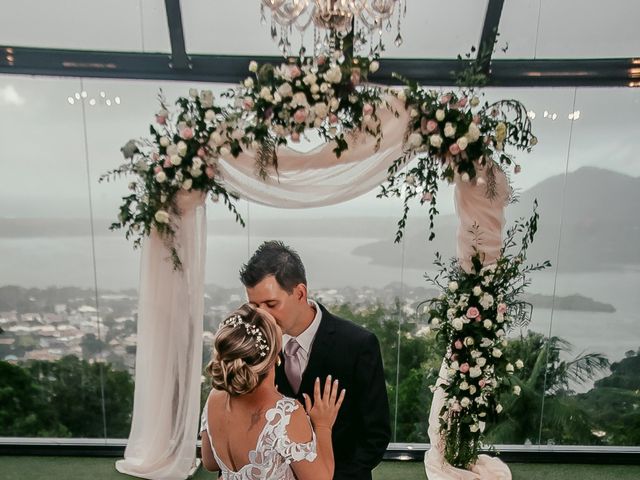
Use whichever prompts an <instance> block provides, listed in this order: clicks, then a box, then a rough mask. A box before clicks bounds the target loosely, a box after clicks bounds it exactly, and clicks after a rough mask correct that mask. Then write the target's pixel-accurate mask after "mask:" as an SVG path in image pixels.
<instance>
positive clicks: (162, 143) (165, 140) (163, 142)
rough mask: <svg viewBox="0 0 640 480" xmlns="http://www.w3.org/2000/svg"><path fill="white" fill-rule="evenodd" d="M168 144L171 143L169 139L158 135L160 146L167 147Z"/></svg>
mask: <svg viewBox="0 0 640 480" xmlns="http://www.w3.org/2000/svg"><path fill="white" fill-rule="evenodd" d="M169 145H171V140H169V138H168V137H160V146H162V147H165V148H166V147H168V146H169Z"/></svg>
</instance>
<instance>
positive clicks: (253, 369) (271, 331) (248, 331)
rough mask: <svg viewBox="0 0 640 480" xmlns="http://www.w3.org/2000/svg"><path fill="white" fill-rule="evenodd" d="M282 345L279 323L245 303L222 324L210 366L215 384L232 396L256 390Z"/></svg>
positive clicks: (209, 370)
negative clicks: (276, 323)
mask: <svg viewBox="0 0 640 480" xmlns="http://www.w3.org/2000/svg"><path fill="white" fill-rule="evenodd" d="M281 346H282V340H281V338H280V333H279V332H278V330H277V327H276V325H274V323H273V322H272V321H271V320H269V319H268V318H266V317H265V316H264V314H263V313H262V312H261V311H258V310H257V309H256V308H255V307H254V306H253V305H250V304H248V303H245V304H244V305H242V306H241V307H240V308H238V309H237V310H236V311H235V312H233V313H232V314H231V315H229V316H228V317H227V318H226V319H225V320H223V322H222V323H221V324H220V328H219V329H218V333H217V334H216V338H215V340H214V343H213V349H214V350H213V359H212V360H211V362H209V365H207V368H206V371H207V373H208V374H209V375H211V386H212V387H213V388H215V389H216V390H224V391H226V392H228V393H229V394H230V395H232V396H238V395H245V394H247V393H250V392H252V391H253V390H255V388H256V387H257V386H258V385H260V382H262V381H263V380H264V379H265V377H266V376H267V374H268V373H269V370H270V368H271V367H272V366H273V364H274V363H275V362H276V358H277V356H278V353H279V352H280V349H281Z"/></svg>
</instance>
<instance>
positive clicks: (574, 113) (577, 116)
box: [573, 110, 580, 120]
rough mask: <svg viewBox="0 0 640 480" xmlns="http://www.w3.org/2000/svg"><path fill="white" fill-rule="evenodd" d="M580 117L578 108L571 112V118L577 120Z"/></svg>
mask: <svg viewBox="0 0 640 480" xmlns="http://www.w3.org/2000/svg"><path fill="white" fill-rule="evenodd" d="M579 118H580V110H576V111H575V112H573V119H574V120H578V119H579Z"/></svg>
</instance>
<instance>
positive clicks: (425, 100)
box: [101, 57, 545, 480]
mask: <svg viewBox="0 0 640 480" xmlns="http://www.w3.org/2000/svg"><path fill="white" fill-rule="evenodd" d="M378 68H379V65H378V62H377V61H376V60H373V61H370V60H369V59H366V58H354V59H352V60H351V61H350V62H345V63H342V64H341V63H340V62H339V61H338V60H337V57H331V58H323V57H321V58H318V59H314V60H313V61H311V60H303V59H298V58H295V59H291V60H290V62H289V63H285V64H282V65H280V66H273V65H268V64H266V65H262V66H259V65H258V64H257V63H256V62H251V63H250V65H249V72H250V75H249V76H248V77H247V78H246V79H245V80H244V81H243V82H242V83H241V84H240V85H239V86H237V87H236V88H233V89H231V90H229V91H228V92H226V93H225V94H224V96H225V97H227V98H226V99H225V103H224V104H222V103H217V102H216V99H214V96H213V94H212V92H211V91H207V90H204V91H201V92H198V91H197V90H196V89H191V90H190V92H189V97H185V98H179V99H178V100H177V102H176V105H177V107H178V108H177V112H176V113H175V114H173V113H172V112H170V109H169V106H168V105H167V103H166V101H165V99H164V98H162V96H161V97H160V104H161V108H160V110H159V111H158V112H157V114H156V118H155V120H156V121H155V124H154V125H152V126H151V128H150V137H149V138H147V139H144V140H131V141H129V142H128V143H127V144H126V145H125V146H124V147H123V149H122V152H123V154H124V157H125V159H126V161H125V163H123V164H122V165H121V166H120V167H118V168H116V169H115V170H113V171H111V172H108V173H107V174H105V175H103V177H102V178H101V180H110V179H114V178H116V177H119V176H121V175H133V176H134V177H135V180H134V181H132V182H131V183H130V184H129V189H130V191H131V192H130V194H128V195H127V196H124V197H123V203H122V204H121V206H120V211H119V216H118V222H116V223H114V224H113V225H112V227H111V228H112V229H124V230H125V235H126V237H127V238H132V239H133V240H134V244H135V245H136V246H141V245H142V244H143V243H144V249H143V256H142V265H141V277H140V299H139V309H138V348H137V354H136V355H137V356H136V390H135V399H134V413H133V421H132V429H131V434H130V437H129V442H128V446H127V449H126V452H125V459H124V460H122V461H119V462H118V463H117V468H118V470H120V471H121V472H123V473H128V474H131V475H135V476H139V477H143V478H165V479H173V478H175V479H179V478H186V475H187V473H188V472H189V470H190V469H191V467H192V465H193V462H194V455H195V451H194V448H193V440H194V438H196V434H197V432H196V429H197V425H198V416H199V412H198V407H199V392H200V378H201V365H200V362H201V358H202V342H201V338H202V317H203V284H204V263H205V262H204V258H205V254H206V252H205V243H206V242H205V238H206V221H205V203H206V200H207V197H209V198H211V200H212V201H213V202H216V203H218V202H222V203H224V204H225V205H226V206H227V208H228V209H229V210H230V211H231V213H232V214H233V215H234V216H235V218H236V220H237V221H238V222H240V223H241V224H243V225H244V222H243V219H242V217H241V215H240V214H239V212H238V211H237V209H236V206H235V201H236V200H237V199H238V198H243V199H246V200H248V201H253V202H257V203H261V204H264V205H269V206H274V207H282V208H305V207H315V206H323V205H331V204H336V203H340V202H344V201H346V200H349V199H352V198H355V197H357V196H359V195H361V194H363V193H365V192H367V191H371V190H373V189H375V188H379V189H380V194H379V195H378V196H380V197H388V196H403V197H404V209H403V216H402V218H401V220H400V221H399V222H398V231H397V234H396V241H400V240H401V238H402V234H403V230H404V226H405V222H406V218H407V215H408V212H409V208H410V202H412V201H414V200H415V201H417V202H418V203H419V204H421V205H427V206H428V209H429V218H430V231H431V238H432V237H433V235H434V233H433V219H434V216H435V215H436V214H437V193H438V180H440V179H445V180H447V181H448V182H449V183H450V184H453V185H454V190H455V200H456V210H457V213H458V217H459V221H460V224H459V227H458V238H457V245H458V249H457V261H456V262H454V263H453V264H452V265H450V266H448V267H447V266H445V265H444V264H443V263H442V261H441V260H440V259H439V258H438V260H437V262H439V263H438V265H440V266H441V267H442V275H443V276H445V277H446V278H447V279H448V281H445V282H444V283H443V282H442V279H443V278H442V276H441V277H436V278H435V279H433V280H434V282H435V283H436V284H438V285H440V286H441V287H442V291H443V293H442V295H441V296H440V297H438V298H436V299H433V300H432V301H431V303H430V316H431V325H432V327H433V328H434V329H436V330H437V331H438V338H439V339H440V340H441V341H442V345H443V348H444V350H445V351H446V353H445V357H444V360H443V363H442V369H441V371H440V375H439V379H438V382H437V385H434V387H433V389H434V400H433V404H432V406H431V416H430V421H429V424H430V426H429V435H430V438H431V445H432V448H431V449H430V451H429V452H428V454H427V455H426V458H425V466H426V469H427V472H428V473H429V477H430V478H436V479H443V480H444V479H449V478H467V476H465V475H468V478H505V479H507V478H510V473H509V469H508V467H507V466H506V465H504V464H503V463H502V462H500V460H498V459H496V458H492V457H488V456H486V455H479V453H478V449H479V445H480V442H481V439H482V435H483V431H484V427H485V425H486V422H487V421H490V420H491V419H493V418H494V417H495V415H497V414H499V412H500V409H501V407H500V404H499V395H500V393H501V392H504V391H507V390H511V391H513V392H515V393H516V394H517V393H518V389H517V385H514V384H513V382H512V380H511V378H512V377H511V374H512V373H513V372H514V369H515V368H518V367H519V366H520V364H521V362H519V361H517V360H513V363H511V361H510V360H509V359H505V358H504V356H503V355H502V350H501V348H502V346H503V344H504V343H505V339H504V336H505V333H506V332H507V331H508V328H509V326H510V325H511V323H512V322H513V321H514V320H515V319H516V318H517V312H518V308H519V307H520V306H521V305H520V304H519V301H518V297H517V294H518V293H520V290H521V287H520V290H518V289H517V288H514V287H513V284H514V282H513V280H514V279H516V278H519V279H524V276H525V275H526V274H527V273H529V272H530V271H532V270H536V269H540V268H544V266H545V264H542V265H535V266H531V267H525V266H524V264H523V262H524V256H525V254H526V249H527V246H528V244H529V243H530V242H531V240H532V239H533V235H534V234H535V230H536V228H537V214H535V213H534V216H533V217H532V218H531V219H530V220H529V221H528V222H527V223H519V224H517V225H516V227H514V228H513V229H511V230H509V231H508V232H507V236H506V240H505V242H504V243H503V239H502V230H503V226H504V208H505V206H506V205H507V203H508V201H509V198H510V194H511V191H510V187H509V184H508V180H507V177H506V174H505V171H506V170H507V169H509V168H513V170H514V172H515V173H518V172H519V170H520V166H519V165H517V164H515V163H514V162H513V157H512V156H511V155H510V154H509V153H507V150H509V149H512V148H517V149H521V150H526V151H530V149H531V148H532V147H533V146H534V145H535V144H536V143H537V140H536V138H535V137H534V136H533V134H532V133H531V124H530V120H529V118H528V116H527V114H526V110H525V108H524V106H523V105H522V104H521V103H520V102H517V101H515V100H503V101H499V102H496V103H493V104H489V103H488V102H484V103H482V102H481V99H480V97H479V96H477V95H476V94H475V93H474V91H475V90H474V89H473V88H464V89H461V90H460V91H458V92H439V91H435V90H427V89H424V88H422V87H420V86H419V85H417V84H415V83H411V82H405V84H406V86H405V87H404V88H402V89H387V88H383V87H380V86H377V85H373V84H370V83H368V81H367V77H368V74H369V73H373V72H375V71H376V70H377V69H378ZM310 129H315V130H316V131H317V133H318V134H319V135H320V137H321V138H322V139H324V140H325V143H324V144H322V145H321V146H319V147H317V148H316V149H314V150H312V151H310V152H307V153H300V152H298V151H295V150H293V149H291V148H290V147H289V144H290V143H295V142H297V141H299V139H300V137H301V136H303V135H305V132H306V131H308V130H310ZM414 160H415V161H414ZM412 161H413V162H412ZM410 162H412V163H411V164H410ZM516 234H520V235H521V236H522V235H524V237H523V247H522V248H521V250H520V252H518V253H517V254H516V255H510V254H509V249H510V248H511V247H513V246H514V245H515V243H516V242H515V240H514V238H515V236H516ZM479 239H481V241H479ZM520 284H521V285H522V284H523V283H520ZM474 475H475V476H474Z"/></svg>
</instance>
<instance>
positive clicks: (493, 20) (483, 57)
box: [476, 0, 504, 75]
mask: <svg viewBox="0 0 640 480" xmlns="http://www.w3.org/2000/svg"><path fill="white" fill-rule="evenodd" d="M503 6H504V0H489V3H488V4H487V12H486V13H485V16H484V24H483V25H482V34H481V35H480V42H479V43H478V55H477V57H476V58H477V61H478V62H479V63H480V68H481V71H482V72H483V73H484V74H485V75H489V73H490V71H491V56H492V55H493V47H494V45H495V43H496V38H497V37H498V27H499V26H500V18H501V17H502V7H503Z"/></svg>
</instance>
